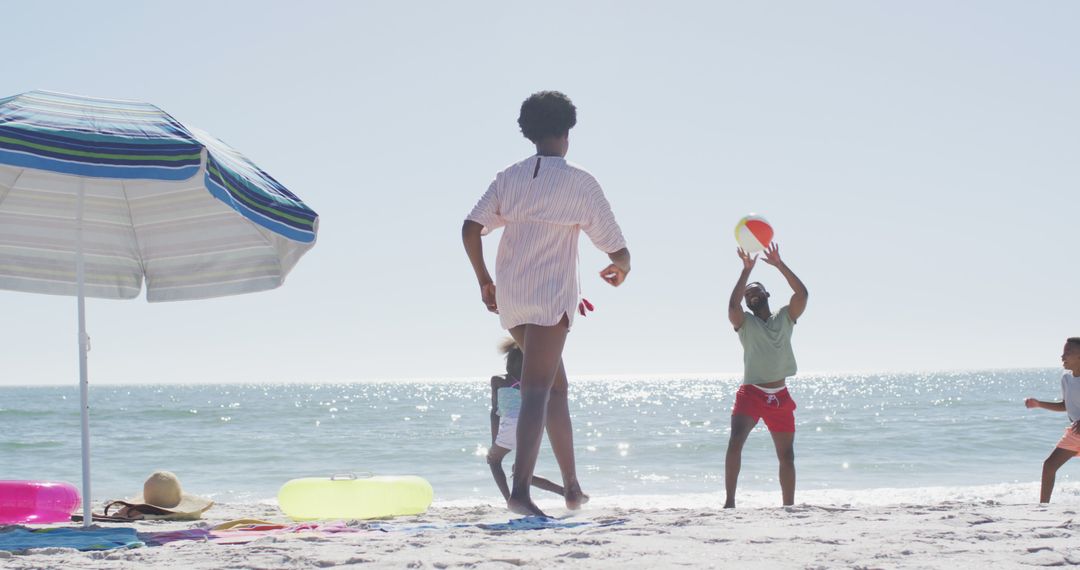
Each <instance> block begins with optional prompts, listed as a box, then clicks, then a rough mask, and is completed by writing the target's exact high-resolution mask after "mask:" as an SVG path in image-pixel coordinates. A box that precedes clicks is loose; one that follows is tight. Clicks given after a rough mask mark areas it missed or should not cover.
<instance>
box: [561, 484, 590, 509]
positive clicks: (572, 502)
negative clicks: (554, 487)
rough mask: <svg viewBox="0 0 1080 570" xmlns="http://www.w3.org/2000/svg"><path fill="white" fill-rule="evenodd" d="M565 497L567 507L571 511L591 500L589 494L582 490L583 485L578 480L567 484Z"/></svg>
mask: <svg viewBox="0 0 1080 570" xmlns="http://www.w3.org/2000/svg"><path fill="white" fill-rule="evenodd" d="M563 498H565V499H566V508H568V509H570V510H571V511H576V510H578V509H580V508H581V506H582V505H584V504H585V503H588V502H589V496H588V495H586V494H585V493H583V492H582V491H581V485H580V484H578V483H577V481H575V482H574V483H573V484H570V485H567V486H566V494H565V495H564V496H563Z"/></svg>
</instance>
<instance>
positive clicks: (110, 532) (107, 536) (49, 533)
mask: <svg viewBox="0 0 1080 570" xmlns="http://www.w3.org/2000/svg"><path fill="white" fill-rule="evenodd" d="M140 546H145V544H143V542H142V541H141V540H139V537H138V536H137V535H136V534H135V529H133V528H87V529H83V528H38V529H29V528H26V527H21V526H9V527H3V528H0V550H7V551H10V552H23V551H25V550H30V549H31V548H74V549H76V550H112V549H114V548H137V547H140Z"/></svg>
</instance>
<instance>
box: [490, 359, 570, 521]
mask: <svg viewBox="0 0 1080 570" xmlns="http://www.w3.org/2000/svg"><path fill="white" fill-rule="evenodd" d="M499 350H500V351H501V352H502V353H503V354H505V355H506V376H492V377H491V449H490V450H488V455H487V462H488V466H489V467H491V475H492V476H493V477H495V484H496V485H497V486H498V487H499V491H500V492H502V494H503V500H508V499H510V487H509V486H508V485H507V484H506V472H505V471H503V466H502V460H503V458H504V457H506V454H508V453H510V452H511V451H513V450H514V448H516V447H517V421H518V413H519V412H520V411H521V389H520V384H521V380H520V378H521V362H522V360H523V355H522V353H521V349H520V348H518V345H517V343H516V342H514V339H512V338H508V339H506V340H505V341H503V342H502V344H501V345H500V346H499ZM510 469H511V471H513V467H511V468H510ZM532 485H533V487H536V488H538V489H543V490H545V491H551V492H552V493H555V494H557V495H560V496H561V495H564V494H565V493H566V491H565V489H563V488H562V486H561V485H558V484H556V483H553V482H551V481H549V480H547V479H544V478H543V477H539V476H537V475H533V478H532Z"/></svg>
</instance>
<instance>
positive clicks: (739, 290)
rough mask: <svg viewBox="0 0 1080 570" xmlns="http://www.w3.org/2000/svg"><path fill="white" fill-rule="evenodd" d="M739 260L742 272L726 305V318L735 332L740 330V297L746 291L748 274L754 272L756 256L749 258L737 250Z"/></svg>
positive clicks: (741, 321)
mask: <svg viewBox="0 0 1080 570" xmlns="http://www.w3.org/2000/svg"><path fill="white" fill-rule="evenodd" d="M738 252H739V259H741V260H742V264H743V270H742V273H741V274H739V280H738V281H736V282H735V288H734V289H732V290H731V297H730V298H729V299H728V304H727V317H728V320H729V321H731V326H733V327H735V330H739V329H740V328H742V325H743V319H744V318H745V317H744V316H743V310H742V297H743V292H744V291H745V290H746V282H747V281H749V280H750V272H751V271H753V270H754V264H755V263H757V256H756V255H755V256H754V257H750V254H749V253H746V252H745V251H743V250H742V248H739V250H738Z"/></svg>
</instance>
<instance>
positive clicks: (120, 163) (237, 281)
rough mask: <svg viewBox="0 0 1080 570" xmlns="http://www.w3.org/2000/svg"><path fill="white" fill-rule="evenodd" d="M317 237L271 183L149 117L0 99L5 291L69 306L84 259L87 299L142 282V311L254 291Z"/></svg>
mask: <svg viewBox="0 0 1080 570" xmlns="http://www.w3.org/2000/svg"><path fill="white" fill-rule="evenodd" d="M80 195H81V196H82V197H83V204H82V214H81V215H79V211H78V210H79V197H80ZM80 221H81V236H80ZM317 226H318V216H317V215H316V214H315V212H313V211H312V210H311V209H310V208H308V207H307V206H306V205H305V204H304V203H303V202H302V201H300V199H299V198H297V197H296V196H295V195H293V194H292V193H291V192H289V191H288V190H286V189H285V187H284V186H282V185H281V184H279V183H278V182H277V181H276V180H274V179H273V178H271V177H270V176H269V175H268V174H266V173H265V172H263V171H262V170H260V169H259V168H258V167H256V166H255V165H254V164H252V163H251V162H250V161H249V160H247V159H246V158H244V157H243V156H242V155H240V154H239V153H237V152H236V151H234V150H233V149H231V148H229V147H228V146H227V145H225V144H224V143H222V142H221V141H219V140H217V139H215V138H213V137H211V136H210V135H208V134H206V133H204V132H202V131H200V130H197V129H194V128H191V127H185V126H184V125H181V124H180V123H179V122H177V121H176V119H174V118H172V117H171V116H169V115H168V114H167V113H165V112H164V111H162V110H161V109H158V108H157V107H155V106H153V105H150V104H147V103H137V102H130V101H114V100H105V99H92V98H87V97H78V96H73V95H64V94H58V93H49V92H43V91H33V92H29V93H24V94H21V95H16V96H14V97H8V98H5V99H0V288H3V289H12V290H17V291H27V292H33V293H48V294H59V295H76V294H77V291H76V285H77V283H76V281H77V276H76V263H75V257H76V255H77V253H78V250H79V248H80V246H81V247H82V248H83V255H84V256H85V264H86V277H85V287H86V289H85V291H86V296H88V297H99V298H107V299H130V298H133V297H137V296H138V294H139V291H140V289H141V286H142V282H143V280H144V278H145V281H146V298H147V300H148V301H151V302H154V301H178V300H187V299H202V298H207V297H218V296H222V295H233V294H238V293H249V292H253V291H263V290H266V289H273V288H274V287H277V286H279V285H281V284H282V282H283V281H284V279H285V276H286V275H287V274H288V273H289V271H290V270H291V269H292V268H293V266H294V265H295V264H296V262H297V261H298V260H299V259H300V256H301V255H303V254H304V252H306V251H307V250H308V249H310V248H311V247H312V246H313V245H314V244H315V235H316V231H317Z"/></svg>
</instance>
